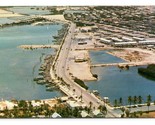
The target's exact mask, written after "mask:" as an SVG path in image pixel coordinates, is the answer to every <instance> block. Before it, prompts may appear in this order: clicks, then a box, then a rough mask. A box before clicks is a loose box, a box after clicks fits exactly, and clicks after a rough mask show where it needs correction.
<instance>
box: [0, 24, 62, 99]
mask: <svg viewBox="0 0 155 125" xmlns="http://www.w3.org/2000/svg"><path fill="white" fill-rule="evenodd" d="M61 28H62V24H59V25H44V26H31V25H23V26H14V27H8V28H3V29H0V37H1V40H0V57H1V61H0V79H1V81H0V98H1V99H2V98H3V99H12V98H15V99H24V100H32V99H46V98H53V97H56V96H61V95H62V93H60V91H55V90H54V91H52V92H47V91H46V87H45V86H41V85H38V84H36V83H35V82H33V78H34V77H36V76H37V74H38V68H39V66H40V64H41V63H42V62H43V59H44V57H45V55H46V54H54V49H37V50H23V49H20V48H17V47H18V46H19V45H22V44H30V45H31V44H52V41H53V37H52V36H54V35H57V31H58V30H59V29H61Z"/></svg>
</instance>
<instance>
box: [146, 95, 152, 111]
mask: <svg viewBox="0 0 155 125" xmlns="http://www.w3.org/2000/svg"><path fill="white" fill-rule="evenodd" d="M151 98H152V97H151V95H148V96H147V106H148V111H149V107H150V103H151V101H152V99H151Z"/></svg>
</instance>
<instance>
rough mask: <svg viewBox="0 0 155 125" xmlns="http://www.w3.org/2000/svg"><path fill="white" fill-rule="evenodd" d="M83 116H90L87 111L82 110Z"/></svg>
mask: <svg viewBox="0 0 155 125" xmlns="http://www.w3.org/2000/svg"><path fill="white" fill-rule="evenodd" d="M81 117H82V118H86V117H89V114H88V113H87V112H86V111H82V112H81Z"/></svg>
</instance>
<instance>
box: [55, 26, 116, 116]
mask: <svg viewBox="0 0 155 125" xmlns="http://www.w3.org/2000/svg"><path fill="white" fill-rule="evenodd" d="M75 28H76V25H75V24H74V23H71V24H70V28H69V30H68V34H67V35H66V38H65V40H64V43H63V45H62V47H61V50H60V53H59V57H58V59H57V62H56V65H55V69H56V74H57V76H58V77H60V78H62V79H63V80H64V81H65V82H66V83H67V84H69V86H70V88H69V89H70V91H74V94H75V95H76V96H77V98H80V97H82V101H83V102H84V103H85V104H86V105H87V106H90V105H91V107H92V108H95V109H97V108H98V107H99V106H100V105H106V104H104V102H103V101H102V100H100V99H98V98H97V97H96V96H95V95H94V94H93V93H90V92H89V91H88V90H85V89H83V88H82V87H81V86H79V85H78V84H77V83H75V82H74V81H73V80H72V79H71V78H70V76H69V74H68V73H67V61H68V60H69V58H68V54H69V51H71V44H72V39H73V35H74V30H75ZM106 107H107V109H108V117H118V115H117V114H115V113H112V112H113V111H112V109H110V107H109V106H107V105H106Z"/></svg>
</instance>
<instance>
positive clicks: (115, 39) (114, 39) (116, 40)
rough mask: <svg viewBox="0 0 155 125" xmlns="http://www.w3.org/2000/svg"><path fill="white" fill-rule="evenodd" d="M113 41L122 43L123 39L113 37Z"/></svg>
mask: <svg viewBox="0 0 155 125" xmlns="http://www.w3.org/2000/svg"><path fill="white" fill-rule="evenodd" d="M111 40H112V41H114V42H122V39H118V38H117V37H112V38H111Z"/></svg>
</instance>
